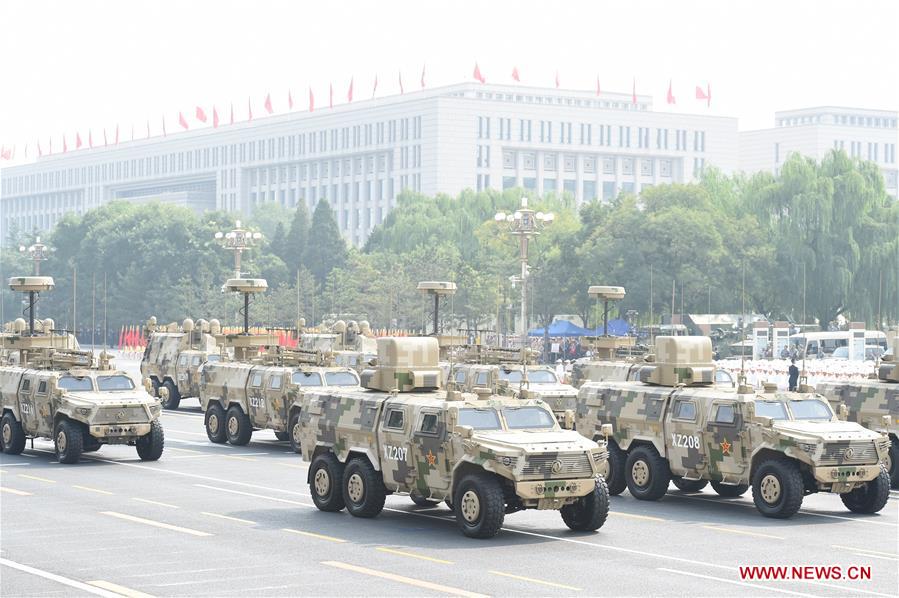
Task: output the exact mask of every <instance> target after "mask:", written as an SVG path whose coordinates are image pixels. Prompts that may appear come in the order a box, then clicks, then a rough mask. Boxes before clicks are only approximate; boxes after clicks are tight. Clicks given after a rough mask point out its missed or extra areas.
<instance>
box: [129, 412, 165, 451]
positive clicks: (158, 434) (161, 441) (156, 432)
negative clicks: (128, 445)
mask: <svg viewBox="0 0 899 598" xmlns="http://www.w3.org/2000/svg"><path fill="white" fill-rule="evenodd" d="M135 444H136V446H137V456H138V457H140V460H141V461H157V460H159V458H160V457H161V456H162V449H164V448H165V432H163V430H162V424H161V423H159V420H158V419H157V420H154V421H152V422H150V432H149V433H147V434H144V435H143V436H141V437H140V438H138V439H137V442H136V443H135Z"/></svg>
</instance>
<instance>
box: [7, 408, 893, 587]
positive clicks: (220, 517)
mask: <svg viewBox="0 0 899 598" xmlns="http://www.w3.org/2000/svg"><path fill="white" fill-rule="evenodd" d="M182 405H183V409H182V410H181V411H179V412H177V413H169V412H167V413H165V414H164V416H163V423H164V426H165V431H166V449H165V454H164V455H163V458H162V459H161V460H160V461H158V462H156V463H142V462H141V461H140V460H139V459H138V458H137V455H136V453H135V451H134V449H133V448H129V447H108V446H105V447H103V448H102V449H101V450H100V451H99V452H97V453H92V454H90V455H86V456H85V459H84V460H83V462H82V463H80V464H78V465H70V466H65V465H60V464H58V463H56V462H55V458H54V456H53V454H52V450H51V449H52V446H51V444H50V443H49V442H46V441H35V443H34V448H33V449H31V448H28V449H26V451H25V453H24V454H23V455H21V456H17V457H9V456H6V455H3V456H2V457H0V489H2V490H0V595H2V596H52V595H66V596H71V595H89V594H92V593H93V594H100V595H105V596H111V595H127V596H140V595H141V594H148V595H155V596H187V595H190V596H204V595H205V596H257V595H328V596H333V595H378V596H383V595H408V596H420V595H443V594H451V595H464V596H470V595H476V594H482V595H515V596H519V595H520V596H545V595H549V594H552V595H583V596H588V595H604V596H637V595H652V596H685V595H689V596H721V595H729V596H758V595H770V596H773V595H781V594H786V595H803V596H847V595H857V596H895V595H896V594H897V591H899V579H897V578H899V573H897V572H899V556H897V554H899V546H897V543H899V540H897V538H899V516H897V515H899V493H896V492H893V494H892V496H891V498H890V502H889V504H888V506H887V508H886V509H885V510H884V511H882V512H881V513H880V514H878V515H873V516H859V515H853V514H851V513H849V512H848V511H846V510H845V509H844V508H843V505H842V503H841V502H840V500H839V498H838V497H836V496H833V495H827V494H822V495H812V496H809V497H807V498H806V500H805V503H804V506H803V509H802V511H800V513H799V514H797V515H796V516H795V517H793V518H792V519H790V520H788V521H774V520H770V519H766V518H763V517H762V516H760V515H759V514H758V513H757V512H756V511H755V509H754V507H753V506H752V500H751V498H750V497H749V495H748V494H747V495H746V496H745V497H742V498H739V499H721V498H719V497H717V495H715V494H714V493H713V492H711V491H710V490H706V491H704V492H702V493H700V494H698V495H686V494H682V493H680V492H679V491H677V490H676V489H675V488H674V487H673V486H672V488H671V490H670V491H669V493H668V495H667V496H666V497H665V498H664V499H662V500H661V501H659V502H655V503H647V502H640V501H636V500H634V499H633V498H631V497H630V496H629V495H628V493H627V492H625V493H624V494H622V495H621V496H619V497H615V498H613V500H612V515H611V516H610V517H609V520H608V522H607V523H606V525H605V526H604V527H603V528H602V529H600V530H599V531H598V532H596V533H574V532H570V531H569V530H568V529H567V528H566V527H565V526H564V524H563V523H562V521H561V518H560V517H559V515H558V514H557V513H556V512H554V511H526V512H522V513H516V514H513V515H509V516H508V517H507V518H506V525H505V527H504V528H503V531H501V532H500V534H499V535H498V536H497V537H495V538H493V539H491V540H480V541H479V540H472V539H468V538H465V537H464V536H462V535H461V534H460V532H459V531H458V530H457V528H456V526H455V523H454V521H453V519H452V515H451V513H450V512H449V510H448V509H447V508H446V507H444V506H443V505H440V506H438V507H434V508H430V509H419V508H417V507H415V506H414V505H413V504H412V503H411V501H410V500H409V499H408V498H407V497H400V496H392V497H388V500H387V508H386V509H385V510H384V513H382V514H381V515H380V516H379V517H377V518H375V519H372V520H361V519H354V518H352V517H351V516H349V515H347V514H346V513H337V514H334V513H322V512H319V511H318V510H316V509H315V508H314V507H313V506H312V502H311V499H310V496H309V492H308V486H307V485H306V477H305V476H306V471H307V466H306V464H305V463H304V462H303V461H302V459H301V458H300V457H299V456H297V455H295V454H293V453H292V452H290V450H289V448H288V447H287V446H286V443H282V442H278V441H277V440H275V438H274V435H273V434H272V433H271V432H268V431H263V432H256V433H255V434H254V435H253V440H252V442H251V443H250V444H249V445H248V446H245V447H232V446H230V445H213V444H211V443H209V442H208V441H207V439H206V435H205V432H204V429H203V423H202V414H201V413H200V411H199V408H198V407H196V401H195V400H185V401H184V402H183V403H182ZM747 565H748V566H752V565H786V566H805V565H819V566H821V565H824V566H840V567H842V569H843V572H844V573H845V572H847V570H848V567H849V566H853V565H859V566H863V567H870V572H871V578H870V579H866V580H860V581H859V580H850V579H832V580H825V579H819V580H816V581H798V580H791V581H783V580H779V581H772V580H768V581H747V580H743V579H741V577H740V574H739V570H738V567H740V566H747Z"/></svg>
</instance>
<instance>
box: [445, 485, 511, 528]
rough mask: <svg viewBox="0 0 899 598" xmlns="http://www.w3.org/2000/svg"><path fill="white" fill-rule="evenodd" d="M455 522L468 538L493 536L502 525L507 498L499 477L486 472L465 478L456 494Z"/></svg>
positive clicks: (454, 502)
mask: <svg viewBox="0 0 899 598" xmlns="http://www.w3.org/2000/svg"><path fill="white" fill-rule="evenodd" d="M453 505H455V509H454V511H455V514H456V523H458V525H459V528H461V530H462V533H463V534H465V535H466V536H468V537H469V538H492V537H493V536H495V535H496V534H497V533H498V532H499V530H500V528H501V527H502V526H503V519H505V515H506V512H505V501H504V499H503V489H502V486H500V483H499V481H498V480H497V479H496V478H495V477H494V476H492V475H490V474H488V473H486V472H477V473H471V474H468V475H467V476H465V477H464V478H462V481H461V482H459V485H458V486H457V487H456V492H455V494H454V495H453Z"/></svg>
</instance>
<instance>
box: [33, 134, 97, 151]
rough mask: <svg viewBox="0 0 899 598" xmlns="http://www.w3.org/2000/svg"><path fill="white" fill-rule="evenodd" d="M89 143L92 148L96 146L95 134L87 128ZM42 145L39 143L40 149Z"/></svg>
mask: <svg viewBox="0 0 899 598" xmlns="http://www.w3.org/2000/svg"><path fill="white" fill-rule="evenodd" d="M87 145H88V147H89V148H91V149H93V148H94V134H93V133H92V132H91V130H90V129H88V130H87ZM40 147H41V146H40V145H38V150H40Z"/></svg>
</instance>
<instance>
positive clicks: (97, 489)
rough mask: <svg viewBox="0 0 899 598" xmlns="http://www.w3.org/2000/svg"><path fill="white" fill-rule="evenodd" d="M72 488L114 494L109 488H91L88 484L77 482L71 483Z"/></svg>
mask: <svg viewBox="0 0 899 598" xmlns="http://www.w3.org/2000/svg"><path fill="white" fill-rule="evenodd" d="M72 488H78V489H79V490H85V491H87V492H96V493H97V494H115V493H114V492H110V491H109V490H101V489H100V488H91V487H90V486H79V485H78V484H72Z"/></svg>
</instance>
